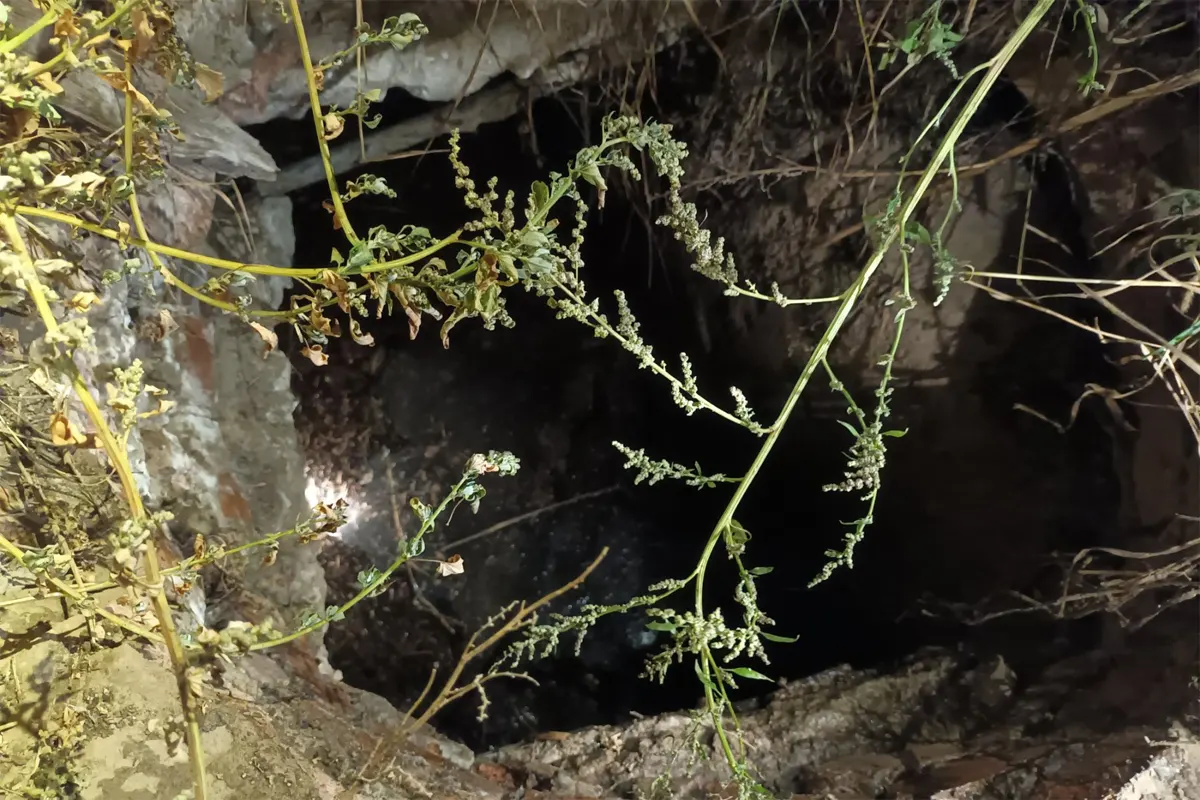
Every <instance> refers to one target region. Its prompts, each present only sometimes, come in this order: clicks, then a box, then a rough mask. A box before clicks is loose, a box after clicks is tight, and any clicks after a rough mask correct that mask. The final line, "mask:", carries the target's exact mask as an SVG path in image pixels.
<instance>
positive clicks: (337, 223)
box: [321, 200, 342, 231]
mask: <svg viewBox="0 0 1200 800" xmlns="http://www.w3.org/2000/svg"><path fill="white" fill-rule="evenodd" d="M321 208H323V209H325V210H326V211H328V212H329V213H330V214H332V215H333V229H334V230H335V231H340V230H341V229H342V218H341V217H339V216H338V215H337V214H334V210H333V203H331V202H329V201H328V200H322V201H321Z"/></svg>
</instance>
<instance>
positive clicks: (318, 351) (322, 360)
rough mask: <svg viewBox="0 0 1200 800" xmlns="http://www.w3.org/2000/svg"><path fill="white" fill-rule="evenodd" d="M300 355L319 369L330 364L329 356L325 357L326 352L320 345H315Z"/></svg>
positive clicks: (302, 350) (304, 349) (306, 348)
mask: <svg viewBox="0 0 1200 800" xmlns="http://www.w3.org/2000/svg"><path fill="white" fill-rule="evenodd" d="M300 355H302V356H304V357H305V358H307V359H308V360H309V361H311V362H312V363H314V364H316V365H317V366H318V367H323V366H325V365H326V364H328V363H329V356H327V355H325V351H324V350H323V349H322V348H321V345H319V344H314V345H311V346H309V347H305V348H303V349H301V350H300Z"/></svg>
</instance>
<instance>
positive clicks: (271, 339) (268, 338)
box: [250, 322, 279, 358]
mask: <svg viewBox="0 0 1200 800" xmlns="http://www.w3.org/2000/svg"><path fill="white" fill-rule="evenodd" d="M250 327H251V328H254V332H255V333H257V334H258V335H259V336H261V337H262V340H263V358H266V357H267V356H269V355H271V353H273V352H274V351H276V350H278V349H279V334H277V333H275V331H273V330H271V329H270V328H268V327H267V326H266V325H260V324H259V323H257V322H251V323H250Z"/></svg>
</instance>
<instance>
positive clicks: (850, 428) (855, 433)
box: [837, 419, 859, 439]
mask: <svg viewBox="0 0 1200 800" xmlns="http://www.w3.org/2000/svg"><path fill="white" fill-rule="evenodd" d="M837 423H838V425H841V426H842V427H843V428H845V429H846V430H848V431H850V435H851V436H853V437H854V438H855V439H857V438H858V436H859V434H858V428H856V427H854V426H853V425H851V424H850V423H849V422H846V420H844V419H839V420H838V421H837Z"/></svg>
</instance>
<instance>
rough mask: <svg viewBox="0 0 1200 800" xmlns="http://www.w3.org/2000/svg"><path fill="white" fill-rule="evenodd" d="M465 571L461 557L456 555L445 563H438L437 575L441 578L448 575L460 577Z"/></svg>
mask: <svg viewBox="0 0 1200 800" xmlns="http://www.w3.org/2000/svg"><path fill="white" fill-rule="evenodd" d="M465 569H466V563H465V562H463V557H462V556H460V555H458V554H457V553H456V554H454V555H452V556H450V557H448V558H447V559H446V560H445V561H441V562H438V566H437V574H438V575H440V576H441V577H443V578H445V577H448V576H450V575H462V574H463V571H464V570H465Z"/></svg>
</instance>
